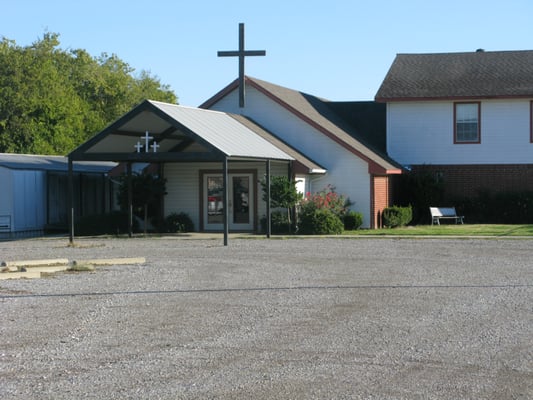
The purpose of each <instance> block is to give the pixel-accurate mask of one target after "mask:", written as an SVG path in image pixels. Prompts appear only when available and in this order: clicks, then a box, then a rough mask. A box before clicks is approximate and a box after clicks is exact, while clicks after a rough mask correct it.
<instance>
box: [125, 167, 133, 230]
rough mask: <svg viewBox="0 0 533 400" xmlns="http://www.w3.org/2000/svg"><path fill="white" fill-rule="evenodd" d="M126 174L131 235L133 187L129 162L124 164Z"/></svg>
mask: <svg viewBox="0 0 533 400" xmlns="http://www.w3.org/2000/svg"><path fill="white" fill-rule="evenodd" d="M126 170H127V174H128V177H127V179H128V237H130V238H131V237H132V236H133V188H132V183H131V162H128V163H127V165H126Z"/></svg>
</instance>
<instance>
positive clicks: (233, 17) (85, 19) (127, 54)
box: [0, 0, 533, 106]
mask: <svg viewBox="0 0 533 400" xmlns="http://www.w3.org/2000/svg"><path fill="white" fill-rule="evenodd" d="M4 3H5V4H3V5H2V12H1V14H0V36H3V37H6V38H8V39H12V40H15V42H16V43H17V44H18V45H22V46H25V45H29V44H31V43H32V42H34V41H36V40H38V39H39V38H41V37H42V35H43V33H44V32H55V33H59V34H60V41H61V47H62V48H64V49H69V48H70V49H79V48H81V49H85V50H87V51H88V52H89V53H90V54H91V55H93V56H98V55H100V54H101V53H108V54H111V53H115V54H117V55H118V57H119V58H121V59H122V60H124V61H125V62H127V63H128V64H129V65H130V66H131V67H132V68H134V69H135V70H136V71H137V72H140V71H141V70H147V71H150V73H151V74H152V75H155V76H157V77H158V78H159V79H160V80H161V82H162V83H165V84H168V85H170V86H171V88H172V89H173V90H174V92H175V93H176V94H177V96H178V97H179V102H180V104H183V105H188V106H197V105H199V104H200V103H202V102H203V101H205V100H207V99H208V98H209V97H211V96H212V95H213V94H215V93H216V92H218V91H219V90H220V89H222V88H223V87H224V86H225V85H227V84H228V83H229V82H231V81H233V80H234V79H235V78H236V77H237V74H238V72H237V71H238V69H237V67H238V65H237V59H236V58H218V57H217V51H218V50H235V49H237V46H238V24H239V22H243V23H245V26H246V48H247V49H249V50H266V52H267V55H266V57H250V58H248V59H247V61H246V73H247V74H248V75H250V76H253V77H256V78H260V79H263V80H266V81H269V82H272V83H276V84H279V85H282V86H286V87H289V88H292V89H296V90H300V91H303V92H306V93H310V94H313V95H316V96H319V97H323V98H326V99H330V100H339V101H342V100H371V99H373V98H374V95H375V94H376V92H377V90H378V88H379V85H380V84H381V81H382V80H383V78H384V76H385V74H386V73H387V71H388V69H389V67H390V64H391V63H392V61H393V60H394V57H395V55H396V54H397V53H440V52H462V51H475V50H476V49H478V48H484V49H485V50H486V51H493V50H531V49H533V24H532V23H531V20H532V18H533V2H531V1H530V0H506V1H494V0H484V1H478V0H462V1H458V0H447V1H432V0H402V1H399V0H381V1H380V0H373V1H368V0H367V1H360V0H351V1H349V0H328V1H324V0H323V1H315V0H304V1H301V0H293V1H291V0H269V1H254V0H247V1H239V0H204V1H201V0H196V1H194V0H193V1H183V0H174V1H171V0H148V1H146V0H145V1H139V0H128V1H123V0H107V1H102V0H91V1H83V2H78V1H74V0H48V1H42V0H17V1H9V2H8V1H5V2H4Z"/></svg>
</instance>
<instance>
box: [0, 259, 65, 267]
mask: <svg viewBox="0 0 533 400" xmlns="http://www.w3.org/2000/svg"><path fill="white" fill-rule="evenodd" d="M1 265H2V267H39V266H52V265H69V260H68V259H66V258H53V259H43V260H19V261H2V264H1Z"/></svg>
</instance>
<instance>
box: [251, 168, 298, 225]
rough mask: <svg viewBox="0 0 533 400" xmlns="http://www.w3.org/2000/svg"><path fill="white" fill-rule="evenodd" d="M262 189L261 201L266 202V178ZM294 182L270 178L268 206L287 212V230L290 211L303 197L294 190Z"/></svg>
mask: <svg viewBox="0 0 533 400" xmlns="http://www.w3.org/2000/svg"><path fill="white" fill-rule="evenodd" d="M260 183H261V186H262V189H263V200H264V201H265V202H266V201H268V192H267V190H268V187H267V183H266V178H264V179H263V180H262V181H261V182H260ZM296 183H297V181H295V180H290V179H289V178H287V177H286V176H271V177H270V206H271V207H273V208H285V209H286V210H287V222H288V225H289V230H290V227H291V225H292V218H291V209H292V208H293V207H294V206H296V204H298V202H299V201H300V200H301V199H302V197H303V195H302V194H301V193H299V192H298V190H297V189H296Z"/></svg>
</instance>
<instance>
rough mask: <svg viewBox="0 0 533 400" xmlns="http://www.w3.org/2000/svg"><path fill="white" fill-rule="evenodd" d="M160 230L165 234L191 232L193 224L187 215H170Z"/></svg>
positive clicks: (181, 213) (182, 213)
mask: <svg viewBox="0 0 533 400" xmlns="http://www.w3.org/2000/svg"><path fill="white" fill-rule="evenodd" d="M160 229H162V230H163V231H164V232H167V233H177V232H192V231H194V223H193V222H192V220H191V217H189V215H188V214H187V213H184V212H180V213H179V214H178V213H172V214H169V215H168V216H167V217H166V218H165V220H164V223H163V227H162V228H160Z"/></svg>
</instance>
